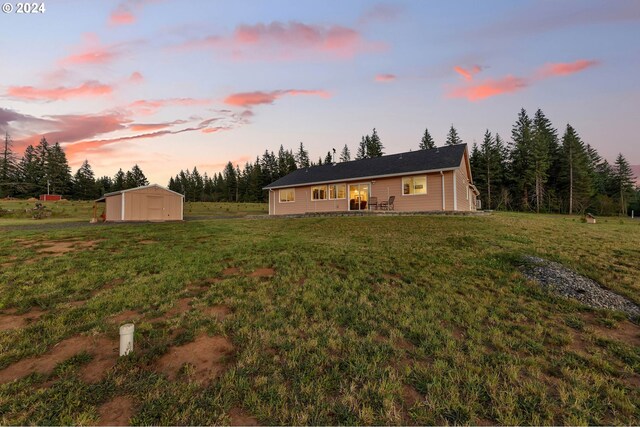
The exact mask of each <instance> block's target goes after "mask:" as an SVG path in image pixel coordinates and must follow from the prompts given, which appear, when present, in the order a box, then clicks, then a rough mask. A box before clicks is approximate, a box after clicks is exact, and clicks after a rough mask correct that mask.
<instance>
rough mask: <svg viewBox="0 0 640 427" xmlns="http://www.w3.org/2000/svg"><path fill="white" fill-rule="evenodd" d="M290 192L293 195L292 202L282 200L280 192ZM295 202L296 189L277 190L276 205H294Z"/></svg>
mask: <svg viewBox="0 0 640 427" xmlns="http://www.w3.org/2000/svg"><path fill="white" fill-rule="evenodd" d="M283 191H291V192H292V193H293V200H284V201H283V200H282V196H281V194H282V192H283ZM295 202H296V189H295V188H281V189H279V190H278V203H295Z"/></svg>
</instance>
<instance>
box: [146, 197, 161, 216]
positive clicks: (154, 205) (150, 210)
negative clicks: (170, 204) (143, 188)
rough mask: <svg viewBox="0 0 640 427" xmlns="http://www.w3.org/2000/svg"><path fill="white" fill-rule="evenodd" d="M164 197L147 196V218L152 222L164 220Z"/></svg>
mask: <svg viewBox="0 0 640 427" xmlns="http://www.w3.org/2000/svg"><path fill="white" fill-rule="evenodd" d="M163 199H164V197H162V196H147V218H148V219H149V220H151V221H159V220H161V219H162V205H163V203H162V201H163Z"/></svg>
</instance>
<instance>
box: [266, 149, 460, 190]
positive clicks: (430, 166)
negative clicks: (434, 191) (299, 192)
mask: <svg viewBox="0 0 640 427" xmlns="http://www.w3.org/2000/svg"><path fill="white" fill-rule="evenodd" d="M466 149H467V144H456V145H448V146H444V147H437V148H432V149H430V150H417V151H409V152H406V153H399V154H390V155H387V156H381V157H374V158H370V159H362V160H353V161H350V162H342V163H333V164H326V165H320V166H312V167H308V168H301V169H297V170H295V171H293V172H291V173H290V174H289V175H286V176H283V177H282V178H280V179H278V180H276V181H274V182H272V183H271V184H269V185H267V186H266V187H264V189H274V188H283V187H297V186H301V185H311V184H320V183H327V182H338V181H349V180H355V179H362V178H380V177H383V176H393V175H404V174H408V173H420V172H431V171H441V170H449V169H455V168H457V167H459V166H460V163H461V162H462V156H463V155H464V152H465V150H466Z"/></svg>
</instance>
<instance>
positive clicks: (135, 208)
mask: <svg viewBox="0 0 640 427" xmlns="http://www.w3.org/2000/svg"><path fill="white" fill-rule="evenodd" d="M124 196H125V204H124V205H125V208H124V219H125V221H180V220H182V197H181V196H179V195H177V194H174V193H172V192H169V191H166V190H164V189H162V188H155V187H150V188H144V189H140V190H134V191H128V192H126V193H124Z"/></svg>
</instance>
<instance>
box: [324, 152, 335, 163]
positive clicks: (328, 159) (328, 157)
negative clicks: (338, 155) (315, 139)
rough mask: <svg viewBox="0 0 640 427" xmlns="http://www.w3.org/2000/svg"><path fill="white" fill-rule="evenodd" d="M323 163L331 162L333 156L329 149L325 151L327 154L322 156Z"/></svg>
mask: <svg viewBox="0 0 640 427" xmlns="http://www.w3.org/2000/svg"><path fill="white" fill-rule="evenodd" d="M324 163H325V164H331V163H333V156H332V155H331V151H327V155H326V156H325V157H324Z"/></svg>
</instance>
